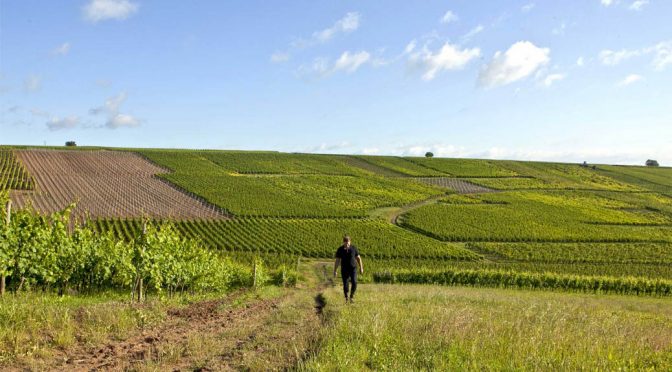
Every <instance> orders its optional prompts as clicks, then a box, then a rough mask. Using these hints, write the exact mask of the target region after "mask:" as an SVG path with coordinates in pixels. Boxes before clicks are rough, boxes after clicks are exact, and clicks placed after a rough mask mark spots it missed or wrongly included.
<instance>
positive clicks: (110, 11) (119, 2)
mask: <svg viewBox="0 0 672 372" xmlns="http://www.w3.org/2000/svg"><path fill="white" fill-rule="evenodd" d="M137 11H138V4H136V3H133V2H131V1H130V0H91V1H90V2H89V3H87V4H86V5H85V6H84V8H82V13H83V15H84V19H85V20H87V21H89V22H92V23H98V22H100V21H105V20H109V19H114V20H118V21H121V20H124V19H126V18H128V17H130V16H132V15H133V14H135V13H137Z"/></svg>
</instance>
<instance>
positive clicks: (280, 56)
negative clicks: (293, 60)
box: [271, 52, 289, 63]
mask: <svg viewBox="0 0 672 372" xmlns="http://www.w3.org/2000/svg"><path fill="white" fill-rule="evenodd" d="M287 61H289V53H287V52H275V53H273V54H272V55H271V62H273V63H282V62H287Z"/></svg>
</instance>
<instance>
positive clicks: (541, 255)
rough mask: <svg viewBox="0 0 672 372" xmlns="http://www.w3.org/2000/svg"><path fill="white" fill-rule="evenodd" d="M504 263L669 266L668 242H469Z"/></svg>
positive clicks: (670, 246) (671, 252)
mask: <svg viewBox="0 0 672 372" xmlns="http://www.w3.org/2000/svg"><path fill="white" fill-rule="evenodd" d="M471 247H472V248H473V249H476V250H478V251H480V252H487V253H488V254H494V255H497V256H499V257H501V258H502V259H504V260H517V261H530V262H548V263H570V264H571V263H605V264H606V263H620V264H626V263H630V264H649V265H665V264H667V265H670V264H672V244H670V243H472V244H471Z"/></svg>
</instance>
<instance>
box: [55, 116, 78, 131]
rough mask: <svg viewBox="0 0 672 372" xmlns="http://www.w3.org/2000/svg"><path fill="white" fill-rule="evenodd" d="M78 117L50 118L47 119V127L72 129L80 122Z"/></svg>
mask: <svg viewBox="0 0 672 372" xmlns="http://www.w3.org/2000/svg"><path fill="white" fill-rule="evenodd" d="M80 122H81V121H80V119H79V117H77V116H68V117H65V118H62V119H61V118H57V117H54V118H51V119H49V120H48V121H47V128H49V130H50V131H55V130H63V129H73V128H76V127H77V126H78V125H79V124H80Z"/></svg>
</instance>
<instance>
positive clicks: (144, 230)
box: [138, 221, 147, 302]
mask: <svg viewBox="0 0 672 372" xmlns="http://www.w3.org/2000/svg"><path fill="white" fill-rule="evenodd" d="M146 236H147V221H143V223H142V248H141V249H142V256H144V254H145V237H146ZM143 260H144V259H143ZM142 264H143V266H144V262H142ZM143 281H144V279H143V278H142V275H140V281H139V283H138V302H142V300H144V297H145V296H144V293H143V288H142V285H143Z"/></svg>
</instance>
